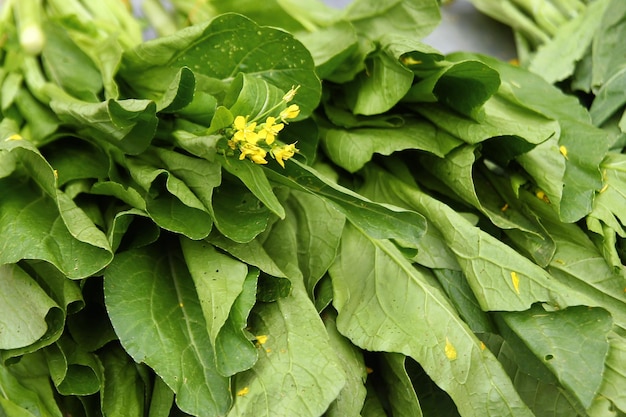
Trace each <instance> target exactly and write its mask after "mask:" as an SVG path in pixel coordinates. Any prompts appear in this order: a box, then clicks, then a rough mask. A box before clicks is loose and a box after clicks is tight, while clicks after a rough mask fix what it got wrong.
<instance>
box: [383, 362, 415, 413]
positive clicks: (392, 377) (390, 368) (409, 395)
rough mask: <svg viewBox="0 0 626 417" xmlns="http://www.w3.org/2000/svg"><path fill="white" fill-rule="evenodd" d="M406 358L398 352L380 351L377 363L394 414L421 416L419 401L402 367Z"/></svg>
mask: <svg viewBox="0 0 626 417" xmlns="http://www.w3.org/2000/svg"><path fill="white" fill-rule="evenodd" d="M406 359H407V358H406V356H404V355H401V354H398V353H382V354H381V355H380V364H379V367H380V368H381V373H382V382H383V384H384V386H385V388H386V389H385V391H386V392H387V397H388V398H389V403H390V406H391V407H390V408H391V411H392V413H393V415H394V416H400V417H422V409H421V407H420V403H419V401H418V399H417V395H416V394H415V390H414V389H413V384H412V382H411V379H410V378H409V375H408V374H407V371H406V369H405V367H404V363H405V361H406Z"/></svg>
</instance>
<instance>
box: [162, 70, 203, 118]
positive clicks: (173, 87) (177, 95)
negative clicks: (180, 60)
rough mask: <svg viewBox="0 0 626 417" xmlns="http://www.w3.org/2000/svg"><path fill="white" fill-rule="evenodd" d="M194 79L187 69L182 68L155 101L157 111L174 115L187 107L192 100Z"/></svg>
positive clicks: (191, 72)
mask: <svg viewBox="0 0 626 417" xmlns="http://www.w3.org/2000/svg"><path fill="white" fill-rule="evenodd" d="M195 86H196V78H195V77H194V75H193V71H191V70H190V69H189V68H187V67H182V68H181V69H180V71H178V72H177V73H176V76H175V77H174V79H173V80H172V82H171V83H170V85H169V87H168V89H167V90H165V92H164V94H163V96H162V97H161V98H160V99H159V100H158V101H157V111H159V112H163V113H174V112H177V111H180V110H182V109H184V108H185V107H187V106H188V105H189V104H190V103H191V102H192V101H193V99H194V90H195Z"/></svg>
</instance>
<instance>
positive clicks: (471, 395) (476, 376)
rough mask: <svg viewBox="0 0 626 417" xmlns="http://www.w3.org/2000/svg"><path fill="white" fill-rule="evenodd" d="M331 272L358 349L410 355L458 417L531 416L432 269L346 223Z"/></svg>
mask: <svg viewBox="0 0 626 417" xmlns="http://www.w3.org/2000/svg"><path fill="white" fill-rule="evenodd" d="M329 272H330V274H331V277H332V279H333V289H334V299H333V305H334V306H335V307H336V308H337V310H338V312H339V316H338V318H337V328H338V329H339V331H340V332H341V333H342V334H344V335H345V336H346V337H348V338H350V340H352V342H353V343H355V344H356V345H357V346H360V347H361V348H363V349H367V350H376V351H385V352H397V353H403V354H404V355H408V356H411V357H412V358H414V359H415V360H416V361H418V362H419V363H420V364H421V365H422V366H423V367H424V369H425V370H426V372H427V373H428V374H429V375H430V377H431V378H432V379H433V380H434V381H435V382H436V383H437V384H438V385H439V386H440V387H441V388H442V389H444V390H445V391H446V392H447V393H448V394H450V396H451V397H452V398H453V399H454V401H455V403H456V404H457V407H459V411H460V412H461V414H462V415H492V414H497V415H520V416H530V415H532V413H531V412H530V411H529V410H528V408H526V406H525V405H524V403H523V402H522V401H521V399H520V398H519V397H518V394H517V393H516V391H515V389H514V388H513V385H512V383H511V381H510V379H509V378H508V376H507V375H506V374H505V373H504V370H503V369H502V368H501V366H500V364H499V363H498V361H497V360H496V359H495V357H493V355H491V353H489V352H488V351H484V350H481V348H480V342H479V341H478V339H476V337H475V336H474V334H473V333H472V331H471V330H470V329H469V327H468V326H467V325H466V324H465V323H464V322H463V321H462V320H461V319H460V318H459V317H458V315H457V314H456V310H455V309H454V307H452V305H451V304H450V303H449V301H448V300H447V298H446V297H445V295H443V294H442V293H441V291H440V290H439V289H438V288H436V287H433V286H432V285H430V284H429V278H428V277H427V275H428V274H429V273H428V272H427V271H426V270H423V269H420V268H416V267H414V266H413V265H412V264H411V263H410V262H409V261H408V260H407V259H406V258H405V257H404V256H403V255H402V254H401V253H400V252H399V251H398V249H397V248H396V247H395V246H394V245H393V244H392V243H391V242H389V241H386V240H378V239H372V238H370V237H368V236H367V235H365V234H363V233H362V232H360V231H359V230H358V229H356V228H354V227H352V226H349V225H347V226H346V227H345V228H344V235H343V239H342V241H341V247H340V252H339V255H338V257H337V259H336V261H335V263H334V264H333V265H332V267H331V268H330V270H329Z"/></svg>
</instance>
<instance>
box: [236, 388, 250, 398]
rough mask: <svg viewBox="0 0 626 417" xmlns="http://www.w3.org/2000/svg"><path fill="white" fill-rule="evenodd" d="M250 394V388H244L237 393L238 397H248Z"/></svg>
mask: <svg viewBox="0 0 626 417" xmlns="http://www.w3.org/2000/svg"><path fill="white" fill-rule="evenodd" d="M249 392H250V387H243V388H242V389H240V390H239V391H237V396H238V397H243V396H245V395H247V394H248V393H249Z"/></svg>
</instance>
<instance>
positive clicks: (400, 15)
mask: <svg viewBox="0 0 626 417" xmlns="http://www.w3.org/2000/svg"><path fill="white" fill-rule="evenodd" d="M344 16H345V18H346V19H348V20H349V21H351V22H352V24H353V25H354V26H355V27H356V29H357V31H358V33H359V35H361V36H365V37H367V38H370V39H373V40H376V39H378V38H380V37H381V36H383V35H385V34H388V33H390V32H392V31H393V32H394V33H397V34H398V35H403V36H406V37H409V38H417V39H421V38H423V37H425V36H426V35H428V34H429V33H430V32H431V31H432V30H433V29H434V28H435V27H436V26H437V25H438V24H439V21H440V15H439V4H438V3H437V1H436V0H426V1H424V0H392V1H386V2H380V1H377V0H356V1H353V2H351V3H350V5H349V6H348V7H346V9H345V10H344Z"/></svg>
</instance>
